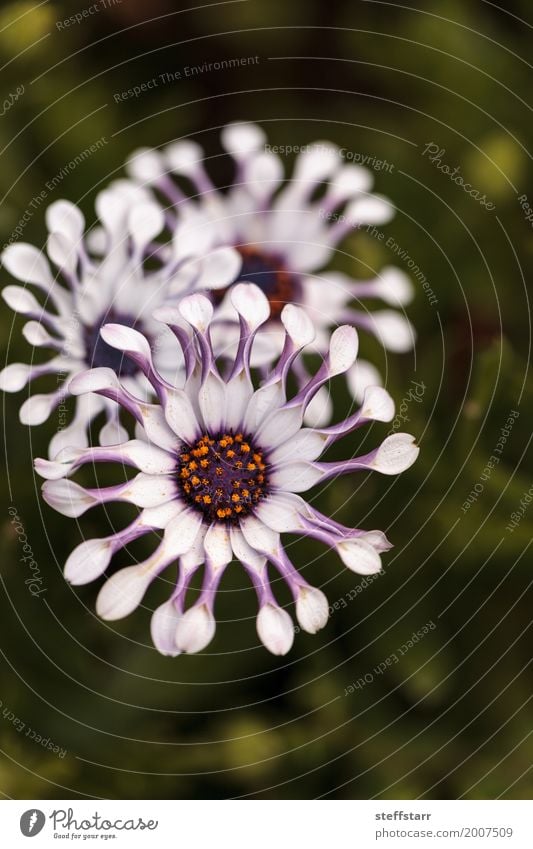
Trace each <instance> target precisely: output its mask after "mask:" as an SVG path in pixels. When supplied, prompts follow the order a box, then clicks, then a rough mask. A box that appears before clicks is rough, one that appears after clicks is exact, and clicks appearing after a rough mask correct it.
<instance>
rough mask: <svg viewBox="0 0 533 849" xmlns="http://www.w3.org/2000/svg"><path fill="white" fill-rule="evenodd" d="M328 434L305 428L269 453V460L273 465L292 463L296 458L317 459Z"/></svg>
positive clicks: (299, 459)
mask: <svg viewBox="0 0 533 849" xmlns="http://www.w3.org/2000/svg"><path fill="white" fill-rule="evenodd" d="M326 442H327V436H324V435H323V434H322V433H320V432H317V431H316V430H313V429H312V428H303V429H302V430H299V431H298V433H297V434H296V436H293V437H291V438H290V439H288V440H287V441H286V442H284V443H282V445H279V446H278V447H277V448H275V449H274V451H272V452H270V453H269V455H268V462H269V464H272V465H278V464H284V463H290V462H291V461H292V462H294V461H296V460H298V461H301V460H311V461H312V460H317V459H318V458H319V457H320V455H321V454H322V452H323V450H324V445H325V444H326Z"/></svg>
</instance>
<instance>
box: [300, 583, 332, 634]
mask: <svg viewBox="0 0 533 849" xmlns="http://www.w3.org/2000/svg"><path fill="white" fill-rule="evenodd" d="M328 617H329V605H328V600H327V598H326V596H325V595H324V593H323V592H322V591H321V590H319V589H317V588H316V587H309V586H304V587H300V589H299V591H298V596H297V599H296V618H297V620H298V624H299V625H300V627H301V628H302V629H303V630H304V631H307V633H308V634H316V633H317V631H320V629H321V628H324V627H325V625H326V623H327V621H328Z"/></svg>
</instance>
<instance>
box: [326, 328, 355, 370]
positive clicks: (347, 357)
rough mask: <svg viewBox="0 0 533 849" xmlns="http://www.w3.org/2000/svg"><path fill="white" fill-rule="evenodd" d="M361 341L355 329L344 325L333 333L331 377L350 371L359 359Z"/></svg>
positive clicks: (330, 345)
mask: <svg viewBox="0 0 533 849" xmlns="http://www.w3.org/2000/svg"><path fill="white" fill-rule="evenodd" d="M358 348H359V339H358V337H357V331H356V330H355V328H353V327H349V326H348V325H347V324H344V325H343V326H342V327H337V329H336V330H335V331H334V332H333V333H332V336H331V339H330V343H329V370H330V374H331V375H337V374H342V373H343V372H345V371H348V369H349V368H350V366H352V365H353V364H354V362H355V359H356V357H357V351H358Z"/></svg>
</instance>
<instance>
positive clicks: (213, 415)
mask: <svg viewBox="0 0 533 849" xmlns="http://www.w3.org/2000/svg"><path fill="white" fill-rule="evenodd" d="M198 404H199V406H200V412H201V414H202V419H203V421H204V425H205V428H206V430H207V431H209V432H210V433H216V432H217V431H219V430H221V428H222V424H223V422H224V416H225V412H226V390H225V384H224V382H223V381H222V380H221V378H220V377H218V376H217V375H216V374H208V375H207V377H206V379H205V381H204V383H203V384H202V385H201V386H200V389H199V390H198Z"/></svg>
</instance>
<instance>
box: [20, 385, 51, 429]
mask: <svg viewBox="0 0 533 849" xmlns="http://www.w3.org/2000/svg"><path fill="white" fill-rule="evenodd" d="M58 404H59V397H58V395H57V393H55V392H50V393H45V394H43V395H32V396H31V397H30V398H28V399H27V400H26V401H24V404H23V405H22V407H21V408H20V412H19V416H20V421H21V422H22V424H25V425H40V424H42V423H43V422H45V421H46V420H47V418H48V417H49V415H50V413H51V412H52V410H55V408H56V407H57V405H58Z"/></svg>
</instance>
